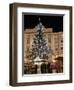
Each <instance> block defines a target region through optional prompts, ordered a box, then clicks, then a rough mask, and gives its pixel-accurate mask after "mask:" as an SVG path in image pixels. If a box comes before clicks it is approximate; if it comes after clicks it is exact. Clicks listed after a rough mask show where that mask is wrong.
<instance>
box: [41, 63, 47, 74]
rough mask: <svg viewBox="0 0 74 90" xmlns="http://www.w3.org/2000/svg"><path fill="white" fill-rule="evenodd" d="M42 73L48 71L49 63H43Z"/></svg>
mask: <svg viewBox="0 0 74 90" xmlns="http://www.w3.org/2000/svg"><path fill="white" fill-rule="evenodd" d="M41 73H47V64H46V63H45V62H43V63H42V64H41Z"/></svg>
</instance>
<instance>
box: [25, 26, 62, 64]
mask: <svg viewBox="0 0 74 90" xmlns="http://www.w3.org/2000/svg"><path fill="white" fill-rule="evenodd" d="M43 32H44V36H45V39H46V41H47V44H48V47H49V48H50V53H49V55H48V56H49V58H48V62H51V61H52V60H53V59H54V58H56V57H60V56H61V57H63V32H53V28H44V31H43ZM35 34H36V28H32V29H25V31H24V62H25V63H26V62H29V61H30V60H29V59H27V58H26V55H28V51H29V50H30V49H31V48H32V43H33V38H34V36H35Z"/></svg>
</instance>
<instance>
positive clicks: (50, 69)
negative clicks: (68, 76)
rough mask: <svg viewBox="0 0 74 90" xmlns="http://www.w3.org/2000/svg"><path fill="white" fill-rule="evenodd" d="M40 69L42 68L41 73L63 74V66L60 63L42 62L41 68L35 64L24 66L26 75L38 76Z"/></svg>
mask: <svg viewBox="0 0 74 90" xmlns="http://www.w3.org/2000/svg"><path fill="white" fill-rule="evenodd" d="M38 68H40V70H41V71H40V72H41V73H54V72H55V73H61V72H63V65H62V64H60V63H59V62H51V63H49V62H42V64H41V65H40V66H39V65H37V64H34V63H26V64H24V74H38Z"/></svg>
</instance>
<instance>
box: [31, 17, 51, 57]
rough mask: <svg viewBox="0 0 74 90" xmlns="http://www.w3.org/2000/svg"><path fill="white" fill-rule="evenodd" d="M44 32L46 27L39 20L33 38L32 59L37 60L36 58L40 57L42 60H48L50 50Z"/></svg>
mask: <svg viewBox="0 0 74 90" xmlns="http://www.w3.org/2000/svg"><path fill="white" fill-rule="evenodd" d="M43 31H44V26H43V25H42V23H41V22H40V18H39V24H38V25H37V26H36V34H35V36H34V38H33V43H32V49H31V55H30V56H32V59H35V58H36V57H39V58H40V59H48V54H49V48H48V45H47V41H46V39H45V35H44V32H43Z"/></svg>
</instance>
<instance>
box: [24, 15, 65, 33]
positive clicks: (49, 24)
mask: <svg viewBox="0 0 74 90" xmlns="http://www.w3.org/2000/svg"><path fill="white" fill-rule="evenodd" d="M39 17H40V19H41V22H42V24H43V25H44V26H45V28H53V32H59V31H63V16H57V15H55V16H53V15H51V16H45V15H43V16H42V15H24V28H25V29H26V28H34V27H35V26H36V25H37V24H38V23H39V20H38V18H39Z"/></svg>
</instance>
